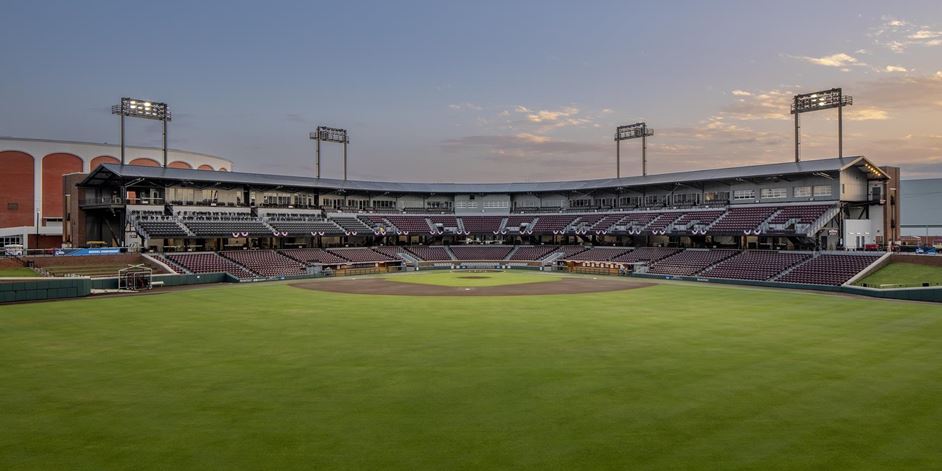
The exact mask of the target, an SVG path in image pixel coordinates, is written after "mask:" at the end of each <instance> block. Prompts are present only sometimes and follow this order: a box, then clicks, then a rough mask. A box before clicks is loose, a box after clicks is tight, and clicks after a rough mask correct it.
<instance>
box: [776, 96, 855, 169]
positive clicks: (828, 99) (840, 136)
mask: <svg viewBox="0 0 942 471" xmlns="http://www.w3.org/2000/svg"><path fill="white" fill-rule="evenodd" d="M853 104H854V97H852V96H848V95H844V94H843V92H842V91H841V89H840V88H832V89H830V90H822V91H820V92H812V93H802V94H800V95H795V97H794V98H793V100H792V109H791V114H793V115H795V162H801V155H800V151H799V147H800V146H801V124H800V123H799V120H798V115H800V114H801V113H807V112H809V111H818V110H827V109H831V108H837V156H838V157H844V107H845V106H850V105H853Z"/></svg>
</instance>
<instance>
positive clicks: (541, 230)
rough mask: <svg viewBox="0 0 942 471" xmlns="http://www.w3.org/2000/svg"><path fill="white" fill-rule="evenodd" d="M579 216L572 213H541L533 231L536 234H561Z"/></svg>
mask: <svg viewBox="0 0 942 471" xmlns="http://www.w3.org/2000/svg"><path fill="white" fill-rule="evenodd" d="M577 217H579V216H574V215H571V214H541V215H540V216H539V219H538V220H537V221H536V224H534V225H533V228H532V231H533V233H534V234H559V233H562V232H563V230H565V229H566V227H567V226H569V224H570V223H572V221H574V220H575V219H576V218H577Z"/></svg>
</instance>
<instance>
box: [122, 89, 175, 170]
mask: <svg viewBox="0 0 942 471" xmlns="http://www.w3.org/2000/svg"><path fill="white" fill-rule="evenodd" d="M111 114H116V115H119V116H120V117H121V165H124V117H125V116H128V117H131V118H144V119H153V120H156V121H161V122H162V123H163V125H164V146H163V148H164V168H166V167H167V122H168V121H170V119H171V115H170V107H168V106H167V104H166V103H159V102H156V101H151V100H141V99H138V98H127V97H125V98H122V99H121V103H119V104H117V105H114V106H112V107H111Z"/></svg>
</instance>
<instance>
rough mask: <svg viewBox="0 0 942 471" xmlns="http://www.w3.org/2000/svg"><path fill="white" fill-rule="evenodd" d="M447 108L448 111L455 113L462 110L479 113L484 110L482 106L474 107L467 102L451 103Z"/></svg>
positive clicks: (474, 105)
mask: <svg viewBox="0 0 942 471" xmlns="http://www.w3.org/2000/svg"><path fill="white" fill-rule="evenodd" d="M448 108H449V109H452V110H455V111H464V110H471V111H481V110H483V109H484V108H483V107H482V106H480V105H476V104H474V103H470V102H467V101H466V102H464V103H452V104H450V105H448Z"/></svg>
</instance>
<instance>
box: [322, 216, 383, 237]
mask: <svg viewBox="0 0 942 471" xmlns="http://www.w3.org/2000/svg"><path fill="white" fill-rule="evenodd" d="M330 220H331V221H334V222H335V223H337V225H338V226H340V227H341V228H342V229H343V230H344V231H345V232H349V233H357V234H367V233H370V232H373V229H372V228H371V227H370V226H367V225H366V224H364V223H363V221H361V220H359V219H358V218H357V217H355V216H331V217H330Z"/></svg>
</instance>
